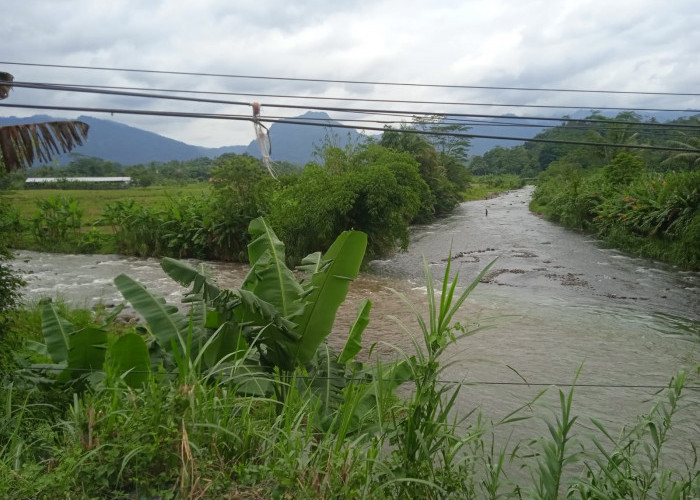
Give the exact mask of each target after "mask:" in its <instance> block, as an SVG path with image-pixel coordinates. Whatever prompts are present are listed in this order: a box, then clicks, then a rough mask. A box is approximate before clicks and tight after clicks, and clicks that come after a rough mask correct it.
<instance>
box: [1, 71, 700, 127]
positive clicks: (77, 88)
mask: <svg viewBox="0 0 700 500" xmlns="http://www.w3.org/2000/svg"><path fill="white" fill-rule="evenodd" d="M6 85H7V86H10V87H12V86H14V87H20V88H29V89H37V90H57V91H65V92H84V93H94V94H106V95H119V96H127V97H147V98H154V99H170V100H179V101H191V102H200V103H212V104H232V105H244V106H252V103H251V102H242V101H228V100H221V99H203V98H194V97H191V98H188V97H179V96H167V95H162V94H150V93H146V94H144V93H137V92H131V90H151V91H152V92H183V93H184V92H188V93H194V91H185V90H169V89H147V88H146V89H144V88H142V87H114V86H108V85H77V84H56V83H39V82H16V81H15V82H7V84H6ZM197 93H198V94H223V95H239V96H250V97H277V98H284V99H325V100H333V101H353V102H382V103H392V104H439V105H446V106H479V107H507V108H536V109H582V108H583V109H594V110H614V111H635V112H636V111H645V112H674V113H700V109H688V108H685V109H680V108H678V109H672V108H629V107H626V108H625V107H609V106H608V107H605V106H598V107H590V106H568V105H566V106H564V105H562V106H559V105H553V104H505V103H476V102H456V101H411V100H401V99H369V98H368V99H360V98H342V97H341V98H335V97H321V96H295V95H288V94H253V93H241V92H201V91H200V92H197ZM266 106H268V107H270V106H275V107H293V108H295V109H317V110H336V109H340V108H326V107H312V106H308V105H290V104H266ZM348 109H349V111H348V112H353V111H351V110H352V109H353V108H348ZM417 112H418V111H415V112H413V111H406V112H402V113H404V114H409V113H417ZM421 113H425V112H421ZM429 114H430V113H429ZM439 114H445V115H446V114H449V113H447V112H440V113H439ZM496 116H497V115H496ZM662 125H663V124H662Z"/></svg>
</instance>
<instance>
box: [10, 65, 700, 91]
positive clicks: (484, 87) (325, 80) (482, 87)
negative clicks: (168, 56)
mask: <svg viewBox="0 0 700 500" xmlns="http://www.w3.org/2000/svg"><path fill="white" fill-rule="evenodd" d="M0 64H8V65H14V66H32V67H42V68H63V69H83V70H94V71H119V72H127V73H150V74H162V75H182V76H209V77H216V78H239V79H250V80H277V81H291V82H311V83H342V84H351V85H384V86H400V87H430V88H450V89H476V90H515V91H528V92H572V93H593V94H625V95H665V96H685V97H695V96H700V93H691V92H651V91H630V90H587V89H571V88H569V89H567V88H546V87H542V88H536V87H501V86H492V85H451V84H437V83H408V82H382V81H370V80H334V79H328V78H300V77H282V76H259V75H239V74H227V73H200V72H191V71H165V70H154V69H135V68H117V67H106V66H78V65H68V64H41V63H25V62H11V61H0Z"/></svg>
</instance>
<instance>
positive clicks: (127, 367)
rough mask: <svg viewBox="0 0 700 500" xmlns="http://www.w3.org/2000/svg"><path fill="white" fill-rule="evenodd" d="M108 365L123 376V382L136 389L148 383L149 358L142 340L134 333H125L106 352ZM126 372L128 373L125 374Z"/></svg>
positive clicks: (146, 347)
mask: <svg viewBox="0 0 700 500" xmlns="http://www.w3.org/2000/svg"><path fill="white" fill-rule="evenodd" d="M107 359H108V363H109V364H110V365H111V367H112V369H113V370H115V371H116V372H117V373H119V374H125V373H126V374H125V375H123V377H124V382H126V384H127V385H128V386H129V387H133V388H137V387H141V386H143V384H145V383H146V382H147V381H148V375H149V373H150V370H151V357H150V356H149V354H148V346H146V342H145V341H144V340H143V338H142V337H141V336H140V335H138V334H136V333H127V334H124V335H122V336H121V337H119V338H118V339H117V341H116V342H114V344H112V345H111V346H110V347H109V349H108V351H107ZM127 372H128V373H127Z"/></svg>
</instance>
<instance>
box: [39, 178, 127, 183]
mask: <svg viewBox="0 0 700 500" xmlns="http://www.w3.org/2000/svg"><path fill="white" fill-rule="evenodd" d="M26 182H29V183H41V182H131V177H28V178H27V180H26Z"/></svg>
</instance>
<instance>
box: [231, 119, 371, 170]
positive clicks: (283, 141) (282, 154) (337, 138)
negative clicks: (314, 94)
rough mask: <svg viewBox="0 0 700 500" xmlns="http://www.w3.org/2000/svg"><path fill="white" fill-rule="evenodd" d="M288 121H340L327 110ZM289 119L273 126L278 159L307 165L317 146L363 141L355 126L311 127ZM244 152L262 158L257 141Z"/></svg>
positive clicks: (273, 143) (327, 122)
mask: <svg viewBox="0 0 700 500" xmlns="http://www.w3.org/2000/svg"><path fill="white" fill-rule="evenodd" d="M289 120H293V121H297V122H304V123H309V124H313V125H319V124H322V125H340V122H337V121H335V120H332V119H331V117H330V116H328V115H327V114H326V113H323V112H318V111H309V112H307V113H304V114H303V115H301V116H298V117H296V118H290V119H289ZM286 121H288V120H281V121H279V122H277V123H274V124H272V126H271V127H270V144H272V159H273V160H275V161H289V162H292V163H296V164H297V165H305V164H307V163H308V162H309V161H311V160H312V159H313V153H314V151H315V149H316V148H319V147H321V146H323V145H324V144H332V145H334V146H338V147H340V148H344V147H345V146H346V145H347V144H355V143H357V142H362V141H364V136H363V135H361V134H360V133H358V132H357V130H355V129H339V128H330V127H320V126H315V127H312V126H310V125H298V124H294V123H285V122H286ZM245 152H246V153H248V154H249V155H251V156H255V157H256V158H260V147H259V146H258V143H257V142H256V141H252V142H251V143H250V144H249V145H248V148H247V149H246V151H245Z"/></svg>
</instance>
